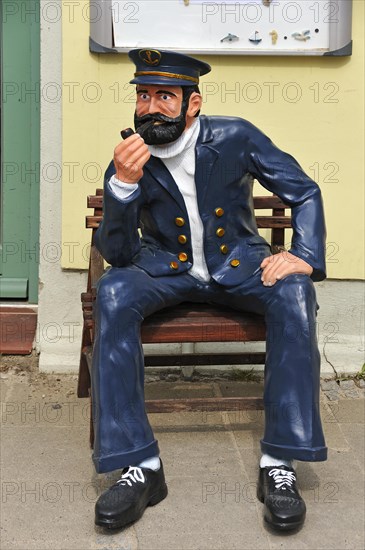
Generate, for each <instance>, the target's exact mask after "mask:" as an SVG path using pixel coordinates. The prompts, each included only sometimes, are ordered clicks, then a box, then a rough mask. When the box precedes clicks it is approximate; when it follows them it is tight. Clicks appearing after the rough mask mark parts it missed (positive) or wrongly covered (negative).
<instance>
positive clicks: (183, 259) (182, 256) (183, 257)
mask: <svg viewBox="0 0 365 550" xmlns="http://www.w3.org/2000/svg"><path fill="white" fill-rule="evenodd" d="M178 258H179V260H180V262H186V261H187V259H188V255H187V254H186V253H185V252H180V254H179V256H178Z"/></svg>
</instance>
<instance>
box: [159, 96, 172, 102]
mask: <svg viewBox="0 0 365 550" xmlns="http://www.w3.org/2000/svg"><path fill="white" fill-rule="evenodd" d="M161 98H162V99H163V101H169V100H170V99H171V96H170V95H167V94H162V95H161Z"/></svg>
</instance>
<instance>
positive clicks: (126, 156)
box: [114, 134, 151, 183]
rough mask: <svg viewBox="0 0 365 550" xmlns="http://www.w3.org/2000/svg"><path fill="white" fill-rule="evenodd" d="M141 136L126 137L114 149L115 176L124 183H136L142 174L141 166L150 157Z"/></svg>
mask: <svg viewBox="0 0 365 550" xmlns="http://www.w3.org/2000/svg"><path fill="white" fill-rule="evenodd" d="M150 156H151V153H150V152H149V150H148V147H147V145H146V144H145V142H144V140H143V138H141V136H140V135H139V134H133V135H132V136H130V137H128V138H127V139H125V140H124V141H122V142H121V143H119V145H117V146H116V148H115V149H114V165H115V169H116V174H115V175H116V177H117V178H118V180H120V181H123V182H125V183H137V182H138V181H139V180H140V179H141V177H142V176H143V167H144V165H145V164H146V162H147V161H148V159H149V158H150Z"/></svg>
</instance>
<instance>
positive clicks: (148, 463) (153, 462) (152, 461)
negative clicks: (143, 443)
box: [137, 456, 161, 472]
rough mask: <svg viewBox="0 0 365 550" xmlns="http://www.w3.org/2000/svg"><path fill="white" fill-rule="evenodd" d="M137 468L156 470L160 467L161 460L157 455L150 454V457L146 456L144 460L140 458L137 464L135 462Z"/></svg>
mask: <svg viewBox="0 0 365 550" xmlns="http://www.w3.org/2000/svg"><path fill="white" fill-rule="evenodd" d="M137 466H138V468H148V470H154V471H155V472H157V470H159V469H160V466H161V462H160V457H159V456H151V458H146V459H145V460H142V462H140V463H139V464H137Z"/></svg>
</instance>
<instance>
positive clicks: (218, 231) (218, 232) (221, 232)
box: [215, 227, 225, 237]
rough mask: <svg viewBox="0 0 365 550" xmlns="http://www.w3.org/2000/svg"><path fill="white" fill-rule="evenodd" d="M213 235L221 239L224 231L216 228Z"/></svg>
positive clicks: (221, 228)
mask: <svg viewBox="0 0 365 550" xmlns="http://www.w3.org/2000/svg"><path fill="white" fill-rule="evenodd" d="M215 234H216V235H217V236H218V237H223V235H224V234H225V231H224V229H223V227H218V229H217V231H216V232H215Z"/></svg>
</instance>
